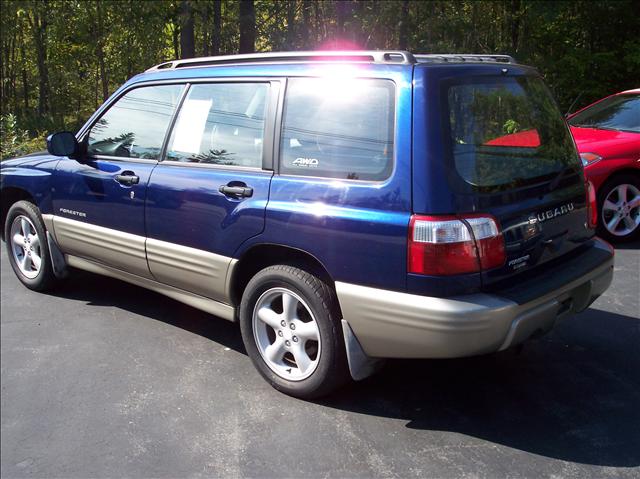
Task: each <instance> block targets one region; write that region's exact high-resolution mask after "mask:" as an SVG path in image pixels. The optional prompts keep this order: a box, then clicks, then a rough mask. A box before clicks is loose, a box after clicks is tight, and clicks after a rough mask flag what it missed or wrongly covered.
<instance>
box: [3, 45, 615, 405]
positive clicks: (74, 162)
mask: <svg viewBox="0 0 640 479" xmlns="http://www.w3.org/2000/svg"><path fill="white" fill-rule="evenodd" d="M47 147H48V154H36V155H31V156H28V157H24V158H20V159H14V160H10V161H5V162H4V163H2V169H1V190H2V222H3V225H4V230H3V237H4V239H5V241H6V244H7V250H8V256H9V261H10V262H11V266H12V267H13V270H14V271H15V273H16V275H17V277H18V278H19V279H20V281H22V283H24V284H25V285H26V286H27V287H28V288H31V289H34V290H44V289H47V288H50V287H51V286H53V284H54V282H55V281H56V280H58V279H60V278H63V277H64V276H65V275H66V274H67V270H68V268H69V267H72V268H78V269H83V270H87V271H91V272H94V273H98V274H103V275H107V276H112V277H114V278H119V279H121V280H124V281H128V282H130V283H133V284H136V285H140V286H143V287H146V288H149V289H151V290H153V291H157V292H159V293H161V294H165V295H167V296H170V297H172V298H174V299H176V300H178V301H182V302H184V303H186V304H189V305H191V306H193V307H195V308H199V309H202V310H204V311H207V312H209V313H212V314H213V315H215V316H218V317H220V318H224V319H227V320H229V321H238V322H239V323H240V328H241V331H242V337H243V339H244V344H245V346H246V349H247V352H248V354H249V357H250V358H251V360H252V361H253V363H254V364H255V366H256V368H257V369H258V371H259V372H260V373H261V374H262V375H263V376H264V377H265V379H266V380H267V381H269V382H270V383H271V384H272V385H273V386H274V387H275V388H277V389H279V390H281V391H283V392H285V393H287V394H291V395H294V396H298V397H303V398H312V397H318V396H320V395H323V394H327V393H328V392H330V391H332V390H333V389H335V388H336V387H337V386H339V385H341V384H343V383H344V382H345V381H346V380H348V379H349V377H352V378H353V379H356V380H358V379H362V378H364V377H366V376H367V375H369V374H371V373H372V372H373V371H374V370H375V369H376V367H377V364H378V363H379V360H380V359H383V358H447V357H461V356H471V355H479V354H485V353H491V352H494V351H499V350H503V349H506V348H508V347H510V346H513V345H516V344H519V343H521V342H523V341H524V340H526V339H527V338H530V337H531V336H533V335H536V334H540V333H544V332H546V331H548V330H550V329H551V328H552V327H553V325H554V324H555V322H556V321H557V320H559V319H560V318H563V317H566V316H568V315H570V314H572V313H575V312H578V311H582V310H583V309H585V308H587V307H588V306H589V305H590V304H591V303H592V302H593V301H594V300H595V298H597V297H598V296H599V295H600V294H602V293H603V292H604V291H605V290H606V288H607V287H608V286H609V284H610V283H611V279H612V274H613V251H612V249H611V247H610V246H609V245H608V244H607V243H605V242H604V241H602V240H600V239H599V238H597V237H595V236H594V226H595V220H596V218H595V214H596V213H595V196H594V192H593V189H592V188H590V186H589V184H588V183H587V184H585V179H584V175H583V172H582V167H581V163H580V160H579V157H578V155H577V153H576V150H575V146H574V144H573V140H572V138H571V135H570V133H569V130H568V128H567V125H566V123H565V121H564V119H563V117H562V115H561V114H560V112H559V111H558V108H557V107H556V105H555V103H554V101H553V100H552V98H551V96H550V94H549V92H548V90H547V89H546V87H545V85H544V83H543V82H542V80H541V78H540V76H539V75H538V74H537V72H536V71H535V70H534V69H532V68H530V67H527V66H523V65H520V64H517V63H516V62H515V61H514V60H513V59H512V58H510V57H508V56H500V55H495V56H480V55H414V54H411V53H408V52H401V51H391V52H384V51H374V52H366V51H356V52H311V53H309V52H307V53H271V54H256V55H238V56H227V57H211V58H198V59H189V60H176V61H172V62H169V63H164V64H161V65H158V66H155V67H153V68H151V69H150V70H148V71H147V72H145V73H143V74H141V75H138V76H136V77H134V78H132V79H131V80H129V81H128V82H127V83H126V84H125V85H124V86H122V87H121V88H120V89H119V90H118V91H116V92H115V93H114V94H113V96H112V97H111V98H110V99H109V100H108V101H107V102H106V103H105V104H104V105H103V106H102V107H100V109H98V111H96V113H95V114H94V115H93V116H92V117H91V118H90V119H89V121H88V122H87V123H86V124H85V126H84V127H82V128H81V129H80V131H78V133H77V134H75V135H74V134H72V133H69V132H61V133H56V134H53V135H51V136H50V137H49V138H48V143H47ZM105 294H107V293H105Z"/></svg>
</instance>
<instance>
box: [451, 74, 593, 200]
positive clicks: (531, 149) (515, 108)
mask: <svg viewBox="0 0 640 479" xmlns="http://www.w3.org/2000/svg"><path fill="white" fill-rule="evenodd" d="M446 99H447V104H448V123H449V125H448V126H449V128H448V131H449V135H448V136H449V138H448V143H449V146H450V151H451V153H452V156H453V161H454V164H455V168H456V170H457V172H458V174H459V175H460V176H461V177H462V178H463V179H464V180H465V181H466V182H468V183H470V184H471V185H473V186H475V187H477V188H480V189H484V190H489V191H494V190H504V189H508V188H513V187H517V186H520V185H524V184H528V183H532V182H536V181H540V180H544V179H545V178H549V179H550V178H552V177H554V176H556V175H557V174H558V173H559V172H560V171H562V170H564V169H565V168H567V167H574V168H575V169H576V170H578V169H579V168H580V167H579V162H578V155H577V153H576V151H575V147H574V145H573V141H572V139H571V134H570V132H569V129H568V128H567V126H566V124H565V122H564V121H563V118H562V115H561V113H560V111H559V110H558V109H557V107H556V105H555V103H554V101H553V100H552V98H551V96H550V94H549V92H548V91H547V89H546V87H545V86H544V84H543V82H542V80H541V79H539V78H535V77H492V78H482V79H477V81H473V80H472V81H470V82H465V83H461V84H453V85H449V87H448V89H447V96H446Z"/></svg>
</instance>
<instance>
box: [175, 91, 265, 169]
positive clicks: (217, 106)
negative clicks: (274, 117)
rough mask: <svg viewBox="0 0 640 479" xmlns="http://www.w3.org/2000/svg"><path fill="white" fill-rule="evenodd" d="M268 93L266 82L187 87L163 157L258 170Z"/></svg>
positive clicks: (260, 160)
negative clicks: (165, 155)
mask: <svg viewBox="0 0 640 479" xmlns="http://www.w3.org/2000/svg"><path fill="white" fill-rule="evenodd" d="M268 93H269V84H268V83H212V84H198V85H192V86H191V89H190V90H189V93H188V94H187V97H186V98H185V101H184V103H183V105H182V107H181V108H180V113H179V114H178V119H177V121H176V124H175V126H174V128H173V132H172V134H171V140H170V141H169V148H168V150H167V158H166V159H167V160H171V161H180V162H185V163H206V164H213V165H223V166H242V167H251V168H261V167H262V149H263V139H264V122H265V116H266V109H267V97H268Z"/></svg>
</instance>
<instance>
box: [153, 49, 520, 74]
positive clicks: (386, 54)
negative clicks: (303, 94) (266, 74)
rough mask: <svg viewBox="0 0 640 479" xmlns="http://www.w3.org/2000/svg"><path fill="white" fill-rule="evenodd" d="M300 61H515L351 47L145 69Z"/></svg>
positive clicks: (204, 59)
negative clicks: (347, 49)
mask: <svg viewBox="0 0 640 479" xmlns="http://www.w3.org/2000/svg"><path fill="white" fill-rule="evenodd" d="M300 62H314V63H323V62H324V63H326V62H349V63H383V64H400V65H403V64H404V65H413V64H417V63H466V62H473V63H478V62H489V63H516V61H515V60H514V59H513V58H512V57H510V56H509V55H476V54H466V53H460V54H457V53H456V54H422V53H416V54H414V53H411V52H407V51H402V50H388V51H385V50H350V51H311V52H270V53H251V54H243V55H222V56H215V57H200V58H187V59H182V60H172V61H169V62H164V63H160V64H158V65H155V66H153V67H151V68H149V69H148V70H147V72H154V71H160V70H176V69H178V68H195V67H204V66H216V65H239V64H251V63H252V64H256V63H300Z"/></svg>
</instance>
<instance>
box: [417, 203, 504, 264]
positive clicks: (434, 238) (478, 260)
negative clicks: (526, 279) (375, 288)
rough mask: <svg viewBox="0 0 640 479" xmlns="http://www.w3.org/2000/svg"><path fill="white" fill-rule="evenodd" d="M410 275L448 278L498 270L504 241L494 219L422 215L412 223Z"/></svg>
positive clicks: (501, 262)
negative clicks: (493, 269)
mask: <svg viewBox="0 0 640 479" xmlns="http://www.w3.org/2000/svg"><path fill="white" fill-rule="evenodd" d="M407 253H408V270H409V273H418V274H426V275H432V276H447V275H454V274H463V273H477V272H479V271H481V270H486V269H491V268H497V267H498V266H502V265H503V264H504V261H505V251H504V239H503V237H502V234H501V233H500V229H499V227H498V223H497V222H496V220H495V219H494V218H492V217H490V216H486V215H469V216H464V217H459V216H420V215H413V216H412V217H411V221H410V223H409V245H408V252H407Z"/></svg>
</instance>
